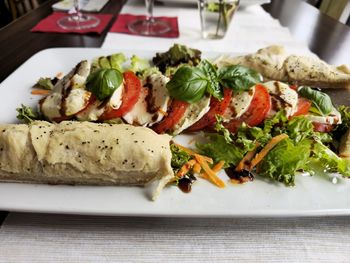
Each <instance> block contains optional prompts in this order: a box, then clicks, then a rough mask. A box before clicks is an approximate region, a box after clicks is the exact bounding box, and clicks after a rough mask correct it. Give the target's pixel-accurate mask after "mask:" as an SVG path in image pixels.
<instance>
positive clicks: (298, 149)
mask: <svg viewBox="0 0 350 263" xmlns="http://www.w3.org/2000/svg"><path fill="white" fill-rule="evenodd" d="M311 143H312V141H311V140H307V139H305V140H303V141H300V142H299V143H296V144H295V143H294V142H293V140H291V139H289V138H286V139H284V140H282V141H281V142H279V143H278V144H277V145H276V146H275V147H274V148H273V149H272V150H271V151H270V152H269V153H268V154H267V155H266V157H265V158H264V159H263V160H262V161H261V162H260V163H259V165H258V167H257V171H258V174H259V175H260V176H263V177H267V178H270V179H273V180H276V181H278V182H281V183H284V184H285V185H287V186H293V185H294V180H295V173H296V172H297V171H301V170H303V171H307V170H308V164H309V157H310V149H311Z"/></svg>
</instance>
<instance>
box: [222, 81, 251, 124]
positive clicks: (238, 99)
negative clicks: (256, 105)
mask: <svg viewBox="0 0 350 263" xmlns="http://www.w3.org/2000/svg"><path fill="white" fill-rule="evenodd" d="M254 94H255V86H253V87H251V88H250V89H249V90H247V91H241V92H234V93H233V95H232V98H231V101H230V104H229V106H228V107H227V109H226V111H225V113H224V119H225V120H231V119H232V118H239V117H241V116H242V115H243V114H244V113H245V112H246V111H247V110H248V108H249V106H250V103H251V102H252V100H253V97H254Z"/></svg>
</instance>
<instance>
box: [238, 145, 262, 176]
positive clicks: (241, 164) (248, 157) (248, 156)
mask: <svg viewBox="0 0 350 263" xmlns="http://www.w3.org/2000/svg"><path fill="white" fill-rule="evenodd" d="M259 146H260V143H258V142H257V143H256V144H255V147H254V149H253V150H251V151H249V152H247V154H246V155H245V156H244V157H243V159H242V160H241V161H240V162H239V163H238V165H237V166H236V169H235V171H237V172H239V171H242V170H243V169H244V168H246V167H245V166H246V165H247V162H250V161H251V160H252V159H253V157H254V155H255V153H256V150H257V149H258V147H259Z"/></svg>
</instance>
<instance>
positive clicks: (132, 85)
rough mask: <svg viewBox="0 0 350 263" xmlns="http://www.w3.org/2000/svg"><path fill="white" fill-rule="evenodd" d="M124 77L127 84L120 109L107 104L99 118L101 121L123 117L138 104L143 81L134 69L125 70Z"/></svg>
mask: <svg viewBox="0 0 350 263" xmlns="http://www.w3.org/2000/svg"><path fill="white" fill-rule="evenodd" d="M123 77H124V84H125V86H124V92H123V97H122V104H121V105H120V107H119V108H118V109H113V108H112V107H110V106H107V107H106V110H105V111H104V113H102V115H101V116H100V118H99V120H100V121H105V120H111V119H115V118H119V117H122V116H123V115H125V114H126V113H128V112H129V111H131V110H132V108H133V107H134V105H135V104H136V102H137V100H138V98H139V96H140V92H141V81H140V79H139V78H138V77H137V76H136V75H135V73H134V72H132V71H126V72H124V73H123Z"/></svg>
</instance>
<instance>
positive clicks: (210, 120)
mask: <svg viewBox="0 0 350 263" xmlns="http://www.w3.org/2000/svg"><path fill="white" fill-rule="evenodd" d="M231 97H232V90H231V89H224V97H223V99H222V100H221V101H220V100H218V99H216V98H214V97H211V99H210V110H209V111H208V112H207V113H206V114H205V115H204V116H203V117H202V118H201V119H200V120H199V121H197V122H196V123H195V124H193V125H192V126H191V127H189V128H188V129H187V131H189V132H194V131H199V130H202V129H204V128H206V127H209V126H213V125H214V124H215V123H216V117H215V116H216V115H223V114H224V113H225V111H226V109H227V107H228V105H229V104H230V101H231Z"/></svg>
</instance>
